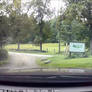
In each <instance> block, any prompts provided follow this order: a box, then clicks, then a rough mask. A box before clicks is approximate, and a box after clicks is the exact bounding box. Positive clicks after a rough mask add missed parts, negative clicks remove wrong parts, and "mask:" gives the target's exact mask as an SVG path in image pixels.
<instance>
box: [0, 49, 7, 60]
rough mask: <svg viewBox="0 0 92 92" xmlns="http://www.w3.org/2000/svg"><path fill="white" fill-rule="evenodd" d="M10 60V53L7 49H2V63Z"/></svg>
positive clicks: (0, 51) (0, 58)
mask: <svg viewBox="0 0 92 92" xmlns="http://www.w3.org/2000/svg"><path fill="white" fill-rule="evenodd" d="M7 58H8V51H7V50H5V49H0V61H2V60H6V59H7Z"/></svg>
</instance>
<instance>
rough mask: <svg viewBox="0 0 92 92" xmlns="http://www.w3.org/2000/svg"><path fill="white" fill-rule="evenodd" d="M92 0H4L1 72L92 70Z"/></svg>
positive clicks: (0, 28) (0, 26)
mask: <svg viewBox="0 0 92 92" xmlns="http://www.w3.org/2000/svg"><path fill="white" fill-rule="evenodd" d="M91 69H92V0H1V1H0V73H7V74H9V73H13V74H14V73H15V74H21V73H23V74H24V75H25V74H32V73H34V74H45V75H48V74H60V75H64V74H79V75H80V74H90V73H91Z"/></svg>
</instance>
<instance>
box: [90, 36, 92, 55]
mask: <svg viewBox="0 0 92 92" xmlns="http://www.w3.org/2000/svg"><path fill="white" fill-rule="evenodd" d="M90 54H91V55H92V38H91V39H90Z"/></svg>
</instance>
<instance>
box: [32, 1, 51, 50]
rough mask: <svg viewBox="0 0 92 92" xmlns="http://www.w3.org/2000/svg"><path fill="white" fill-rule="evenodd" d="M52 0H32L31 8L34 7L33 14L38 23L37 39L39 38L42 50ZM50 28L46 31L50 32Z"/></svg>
mask: <svg viewBox="0 0 92 92" xmlns="http://www.w3.org/2000/svg"><path fill="white" fill-rule="evenodd" d="M49 4H50V0H45V1H44V0H33V1H32V2H31V5H32V6H31V8H32V9H33V12H32V13H33V15H34V16H35V19H36V21H37V24H38V27H37V28H38V30H36V31H38V32H37V35H36V39H37V40H39V41H38V42H39V45H40V51H42V43H43V42H44V40H43V39H44V37H46V36H44V26H45V25H44V24H45V22H44V21H45V19H46V17H48V16H50V9H49ZM48 32H49V30H47V31H46V33H48Z"/></svg>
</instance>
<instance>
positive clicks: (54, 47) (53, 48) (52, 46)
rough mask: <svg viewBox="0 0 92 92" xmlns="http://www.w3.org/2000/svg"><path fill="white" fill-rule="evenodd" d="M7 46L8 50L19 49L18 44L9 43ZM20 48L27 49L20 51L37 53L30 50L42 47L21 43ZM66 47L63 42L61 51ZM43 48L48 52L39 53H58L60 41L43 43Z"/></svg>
mask: <svg viewBox="0 0 92 92" xmlns="http://www.w3.org/2000/svg"><path fill="white" fill-rule="evenodd" d="M5 48H6V49H7V50H12V49H17V44H9V45H7V46H6V47H5ZM20 49H21V50H25V51H19V52H25V53H35V52H32V51H30V50H39V49H40V47H39V46H35V45H32V44H21V45H20ZM64 49H65V46H63V44H61V51H64ZM43 50H44V51H48V52H47V53H39V54H56V53H58V43H45V44H43ZM36 53H37V52H36Z"/></svg>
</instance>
